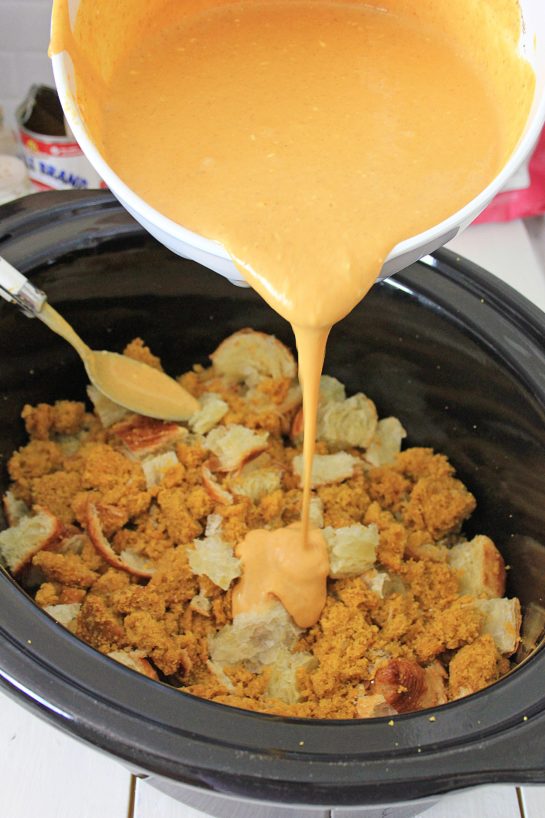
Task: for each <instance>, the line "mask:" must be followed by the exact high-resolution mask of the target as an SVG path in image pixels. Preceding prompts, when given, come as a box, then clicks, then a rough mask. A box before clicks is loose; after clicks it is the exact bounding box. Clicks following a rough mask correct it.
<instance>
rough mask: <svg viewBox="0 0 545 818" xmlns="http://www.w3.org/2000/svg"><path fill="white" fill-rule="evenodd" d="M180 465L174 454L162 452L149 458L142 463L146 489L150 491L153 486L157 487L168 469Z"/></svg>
mask: <svg viewBox="0 0 545 818" xmlns="http://www.w3.org/2000/svg"><path fill="white" fill-rule="evenodd" d="M179 463H180V461H179V460H178V458H177V457H176V454H175V452H164V453H163V454H158V455H155V457H149V458H147V459H145V460H143V461H142V470H143V472H144V477H145V478H146V488H147V489H148V491H149V489H151V488H153V486H158V485H159V483H161V482H162V481H163V480H164V478H165V475H166V473H167V472H168V471H170V469H173V468H174V467H175V466H177V465H178V464H179Z"/></svg>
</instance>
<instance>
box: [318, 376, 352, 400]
mask: <svg viewBox="0 0 545 818" xmlns="http://www.w3.org/2000/svg"><path fill="white" fill-rule="evenodd" d="M345 400H346V389H345V386H344V384H342V383H341V382H340V381H339V380H337V378H333V377H332V376H331V375H322V377H321V378H320V403H321V404H322V405H323V404H326V403H342V402H343V401H345Z"/></svg>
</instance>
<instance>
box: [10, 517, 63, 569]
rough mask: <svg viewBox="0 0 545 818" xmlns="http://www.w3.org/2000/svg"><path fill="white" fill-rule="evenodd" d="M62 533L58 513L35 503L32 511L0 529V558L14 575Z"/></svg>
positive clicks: (61, 524)
mask: <svg viewBox="0 0 545 818" xmlns="http://www.w3.org/2000/svg"><path fill="white" fill-rule="evenodd" d="M63 533H64V525H63V523H62V522H61V520H59V518H58V517H55V515H54V514H51V512H50V511H48V510H47V509H45V508H41V507H40V506H34V508H33V513H31V514H30V515H29V516H26V517H21V519H20V520H19V522H18V523H17V525H15V526H12V527H10V528H6V529H5V530H4V531H2V532H0V558H1V559H2V560H3V562H4V563H5V564H6V565H7V567H8V568H9V570H10V571H11V573H12V574H14V575H17V574H18V573H19V572H20V571H22V570H23V568H24V567H25V565H28V564H29V563H30V562H31V560H32V557H33V556H34V555H35V554H37V553H38V551H41V550H42V549H43V548H48V547H49V546H51V545H52V544H53V543H55V542H56V541H57V540H59V539H60V538H61V537H62V535H63Z"/></svg>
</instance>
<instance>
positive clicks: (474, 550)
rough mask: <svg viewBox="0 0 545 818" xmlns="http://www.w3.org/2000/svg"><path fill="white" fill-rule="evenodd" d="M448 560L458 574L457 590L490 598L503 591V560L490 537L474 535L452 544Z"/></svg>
mask: <svg viewBox="0 0 545 818" xmlns="http://www.w3.org/2000/svg"><path fill="white" fill-rule="evenodd" d="M448 564H449V566H450V568H452V570H453V571H454V572H455V573H456V576H457V577H458V583H459V590H460V594H464V595H468V596H476V597H479V596H485V597H488V598H489V599H494V598H495V597H501V596H503V595H504V593H505V563H504V560H503V557H502V555H501V554H500V552H499V551H498V549H497V548H496V546H495V545H494V543H493V542H492V540H491V539H490V537H486V536H483V535H477V536H476V537H473V539H472V540H469V541H468V542H463V543H459V544H458V545H454V546H453V547H452V548H451V549H450V550H449V552H448Z"/></svg>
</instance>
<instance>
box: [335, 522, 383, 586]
mask: <svg viewBox="0 0 545 818" xmlns="http://www.w3.org/2000/svg"><path fill="white" fill-rule="evenodd" d="M323 535H324V537H325V540H326V542H327V546H328V549H329V576H330V577H332V579H343V578H345V577H355V576H359V575H360V574H363V573H364V571H368V570H369V569H370V568H372V567H373V565H374V563H375V560H376V557H377V548H378V543H379V534H378V528H377V526H376V525H375V524H374V523H371V525H361V524H360V523H354V525H349V526H345V527H344V528H331V527H330V526H327V527H326V528H324V529H323Z"/></svg>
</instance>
